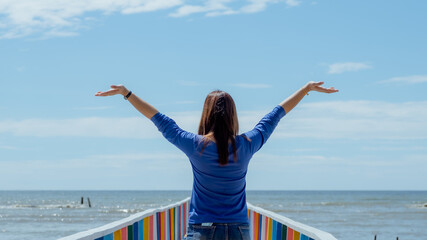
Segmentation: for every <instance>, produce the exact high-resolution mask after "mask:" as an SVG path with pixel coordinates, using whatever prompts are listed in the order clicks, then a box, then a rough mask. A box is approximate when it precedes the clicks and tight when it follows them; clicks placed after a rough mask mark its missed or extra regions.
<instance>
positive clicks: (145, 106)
mask: <svg viewBox="0 0 427 240" xmlns="http://www.w3.org/2000/svg"><path fill="white" fill-rule="evenodd" d="M129 92H130V91H129V90H128V89H127V88H126V87H125V86H123V85H111V89H110V90H108V91H105V92H97V93H96V94H95V96H100V97H105V96H113V95H118V94H120V95H123V96H126V95H127V94H129ZM128 100H129V102H130V103H131V104H132V105H133V106H134V107H135V108H136V110H138V111H139V112H140V113H142V114H143V115H144V116H146V117H147V118H148V119H151V118H152V117H153V116H154V115H155V114H156V113H157V112H159V111H157V109H155V108H154V107H153V106H151V105H150V104H149V103H147V102H146V101H144V100H142V99H141V98H139V97H138V96H136V95H135V94H134V93H131V95H130V96H129V98H128Z"/></svg>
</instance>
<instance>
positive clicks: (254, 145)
mask: <svg viewBox="0 0 427 240" xmlns="http://www.w3.org/2000/svg"><path fill="white" fill-rule="evenodd" d="M285 115H286V112H285V110H284V109H283V107H282V106H280V105H277V106H276V107H275V108H274V109H273V110H272V111H271V112H270V113H268V114H266V115H265V116H264V117H263V118H262V119H261V120H260V121H259V122H258V124H257V125H255V127H254V129H252V130H251V131H248V132H246V133H244V134H243V135H245V136H246V137H248V138H249V139H250V142H249V145H250V153H251V154H254V153H256V152H257V151H258V150H259V149H261V147H262V146H263V145H264V143H265V142H266V141H267V139H268V138H269V137H270V135H271V134H272V133H273V131H274V129H275V128H276V126H277V124H278V123H279V121H280V119H281V118H282V117H283V116H285Z"/></svg>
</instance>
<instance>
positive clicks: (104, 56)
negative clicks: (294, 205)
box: [0, 0, 427, 190]
mask: <svg viewBox="0 0 427 240" xmlns="http://www.w3.org/2000/svg"><path fill="white" fill-rule="evenodd" d="M426 9H427V2H425V1H415V0H410V1H385V0H383V1H379V0H378V1H354V0H352V1H339V0H331V1H312V0H307V1H305V0H286V1H283V0H247V1H237V0H235V1H232V0H207V1H205V0H201V1H187V0H120V1H119V0H109V1H98V0H86V1H67V0H19V1H17V0H2V1H0V84H1V85H0V86H1V94H0V190H190V189H191V187H192V172H191V166H190V164H189V162H188V159H186V156H185V155H184V154H183V153H182V152H180V150H178V149H177V148H176V147H174V146H173V145H172V144H170V143H169V142H167V140H165V139H164V138H163V136H162V135H161V134H160V133H159V132H158V131H157V128H156V127H155V126H154V124H153V123H152V122H151V121H150V120H149V119H147V118H145V117H144V116H142V115H141V114H139V113H138V112H137V111H136V110H135V109H133V107H132V106H131V105H130V104H129V103H128V102H127V101H125V100H124V99H123V97H121V96H113V97H106V98H101V97H95V96H94V94H95V93H96V92H97V91H105V90H108V89H109V86H110V85H111V84H124V85H125V86H126V87H127V88H128V89H130V90H132V91H133V92H134V94H136V95H138V96H139V97H141V98H142V99H144V100H146V101H147V102H149V103H151V104H152V105H153V106H154V107H156V108H157V109H158V110H159V111H160V112H162V113H164V114H166V115H168V116H169V117H171V118H173V119H174V120H175V121H176V122H177V123H178V125H179V126H180V127H181V128H183V129H185V130H187V131H191V132H196V130H197V128H198V123H199V120H200V116H201V111H202V107H203V102H204V99H205V97H206V95H207V94H208V93H209V92H211V91H213V90H216V89H221V90H224V91H226V92H228V93H230V94H231V96H232V97H233V98H234V100H235V102H236V106H237V111H238V117H239V121H240V133H244V132H245V131H249V130H251V129H252V128H253V127H254V126H255V124H256V123H257V122H258V121H259V120H260V119H261V118H262V117H263V116H264V115H265V114H267V113H268V112H269V111H271V110H272V109H273V108H274V107H275V106H276V105H277V104H279V103H280V102H281V101H282V100H284V99H286V98H287V97H288V96H290V95H291V94H292V93H293V92H295V91H296V90H298V89H299V88H301V87H302V86H304V85H305V84H306V83H307V82H308V81H324V82H325V84H324V86H325V87H331V86H333V87H335V88H336V89H339V92H338V93H334V94H322V93H317V92H311V93H310V94H309V96H306V97H305V98H304V99H303V100H302V101H301V102H300V104H299V105H297V106H296V108H295V109H294V110H292V111H291V112H289V113H288V114H287V115H286V116H285V117H284V118H282V120H281V121H280V123H279V125H278V126H277V128H276V129H275V132H274V133H273V134H272V136H271V138H270V139H268V141H267V143H266V144H265V145H264V146H263V148H262V149H261V150H260V151H259V152H257V153H256V154H255V155H254V157H253V158H252V160H251V163H250V165H249V170H248V174H247V189H248V190H427V184H426V183H427V95H426V90H427V47H426V42H427V31H426V26H427V15H426V14H425V11H426Z"/></svg>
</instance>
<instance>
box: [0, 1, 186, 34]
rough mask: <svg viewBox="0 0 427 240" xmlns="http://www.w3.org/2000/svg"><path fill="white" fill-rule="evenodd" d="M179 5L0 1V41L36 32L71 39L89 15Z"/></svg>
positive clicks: (126, 12) (160, 2) (138, 2)
mask: <svg viewBox="0 0 427 240" xmlns="http://www.w3.org/2000/svg"><path fill="white" fill-rule="evenodd" d="M180 4H182V2H181V0H108V1H99V0H86V1H68V0H38V1H33V0H9V1H7V0H6V1H0V20H1V21H2V22H3V23H4V24H3V25H1V26H0V28H2V29H5V30H4V31H3V32H0V38H16V37H23V36H27V35H30V34H33V33H37V32H46V33H47V35H44V36H47V37H49V36H74V35H76V34H77V30H78V29H79V28H80V27H81V26H82V24H83V23H84V21H91V20H90V19H89V20H87V18H86V17H84V16H83V15H84V14H85V13H89V12H100V13H104V14H111V13H114V12H121V13H123V14H130V13H137V12H148V11H156V10H161V9H167V8H171V7H175V6H178V5H180Z"/></svg>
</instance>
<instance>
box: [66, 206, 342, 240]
mask: <svg viewBox="0 0 427 240" xmlns="http://www.w3.org/2000/svg"><path fill="white" fill-rule="evenodd" d="M189 201H190V198H186V199H184V200H182V201H180V202H177V203H175V204H171V205H169V206H166V207H161V208H157V209H149V210H146V211H144V212H141V213H137V214H134V215H132V216H130V217H128V218H125V219H122V220H119V221H116V222H113V223H110V224H107V225H104V226H102V227H99V228H94V229H91V230H88V231H84V232H80V233H76V234H74V235H71V236H68V237H64V238H61V239H60V240H157V239H159V240H181V239H183V237H184V235H185V233H186V231H187V226H186V225H187V224H186V223H187V216H188V207H189ZM248 216H249V222H250V232H251V239H252V240H276V239H277V240H336V238H335V237H333V236H332V235H331V234H329V233H327V232H323V231H321V230H318V229H316V228H313V227H310V226H307V225H304V224H302V223H299V222H295V221H293V220H291V219H289V218H286V217H284V216H281V215H279V214H276V213H274V212H270V211H267V210H265V209H262V208H259V207H255V206H253V205H252V204H250V203H248Z"/></svg>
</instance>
